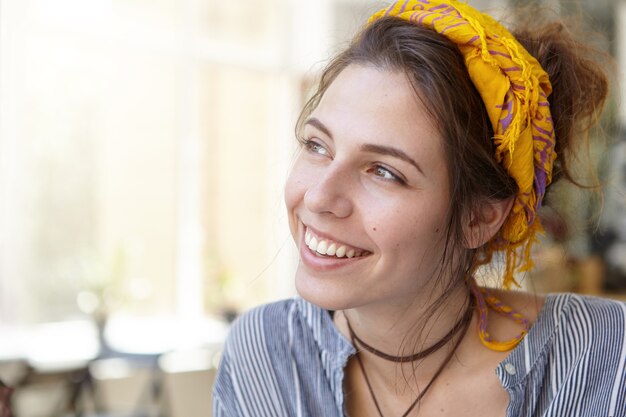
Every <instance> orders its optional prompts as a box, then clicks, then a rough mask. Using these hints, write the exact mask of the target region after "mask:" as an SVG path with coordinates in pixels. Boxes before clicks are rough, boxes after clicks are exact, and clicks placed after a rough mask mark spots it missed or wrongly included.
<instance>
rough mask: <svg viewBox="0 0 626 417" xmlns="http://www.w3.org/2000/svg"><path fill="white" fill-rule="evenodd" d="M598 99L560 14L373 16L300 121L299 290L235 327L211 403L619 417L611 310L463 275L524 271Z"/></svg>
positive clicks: (316, 412)
mask: <svg viewBox="0 0 626 417" xmlns="http://www.w3.org/2000/svg"><path fill="white" fill-rule="evenodd" d="M531 54H534V57H533V55H531ZM606 94H607V81H606V76H605V75H604V73H603V72H602V70H601V69H600V68H599V67H598V66H597V65H596V64H594V63H593V62H591V61H589V60H588V59H586V58H585V57H584V49H583V45H580V44H578V43H576V42H575V41H574V40H573V38H572V37H571V36H570V35H569V34H568V32H567V31H566V29H565V28H564V27H562V26H561V25H558V24H552V25H548V26H545V27H542V28H539V29H536V30H533V31H530V30H522V31H519V32H518V33H517V34H516V35H515V36H513V35H512V34H511V33H509V32H508V31H507V30H506V29H504V28H503V27H502V26H500V25H499V24H498V23H496V22H495V21H493V20H492V19H491V18H490V17H488V16H486V15H482V14H480V13H479V12H477V11H476V10H474V9H472V8H471V7H470V6H468V5H466V4H464V3H459V2H456V1H454V0H450V1H435V0H432V1H427V0H418V1H412V0H403V1H399V2H396V3H394V4H392V5H391V6H389V7H388V8H386V9H383V10H381V11H380V12H379V13H377V14H375V15H374V16H372V18H371V19H370V22H369V24H368V25H367V27H366V28H365V29H364V31H363V32H362V33H361V34H360V35H359V36H357V37H356V38H355V40H354V41H353V43H352V44H351V45H350V46H349V47H348V49H347V50H345V51H344V52H342V53H341V54H340V55H339V56H337V57H336V58H335V59H334V60H333V61H332V62H331V63H330V64H329V66H328V67H327V68H326V70H325V71H324V73H323V75H322V78H321V82H320V86H319V89H318V91H317V93H316V94H315V96H314V97H313V98H312V99H311V101H310V102H309V103H308V104H307V106H306V107H305V109H304V111H303V113H302V115H301V117H300V120H299V123H298V129H297V130H298V134H299V137H300V142H301V143H302V150H301V152H300V154H299V155H298V158H297V160H296V162H295V164H294V167H293V170H292V172H291V174H290V177H289V179H288V181H287V185H286V189H285V200H286V205H287V210H288V213H289V220H290V227H291V232H292V235H293V238H294V240H295V243H296V245H297V246H298V248H299V252H300V263H299V266H298V269H297V273H296V287H297V290H298V292H299V294H300V296H301V297H298V298H295V299H293V300H287V301H283V302H278V303H274V304H270V305H266V306H262V307H260V308H257V309H255V310H253V311H251V312H249V313H247V314H246V315H244V316H243V317H241V318H240V319H239V320H238V321H237V323H236V324H235V325H234V326H233V329H232V331H231V334H230V336H229V338H228V341H227V343H226V348H225V352H224V355H223V359H222V363H221V365H220V370H219V373H218V377H217V380H216V385H215V389H214V414H215V415H216V416H342V415H346V414H347V415H349V416H358V417H361V416H434V415H438V416H459V415H462V416H481V417H485V416H592V415H593V416H600V415H602V416H626V371H625V369H624V366H625V362H626V335H625V333H626V306H625V305H624V304H622V303H618V302H612V301H606V300H602V299H596V298H588V297H582V296H576V295H571V294H560V295H550V296H547V297H539V296H533V295H529V294H525V293H521V292H514V291H505V290H502V291H496V290H486V289H483V288H480V287H478V285H477V284H476V282H475V280H474V276H473V274H474V272H475V271H476V268H477V267H478V266H480V265H485V264H487V263H489V262H490V261H491V258H492V256H493V255H494V254H500V255H499V256H500V257H501V262H496V263H495V264H496V265H497V264H502V265H503V266H502V267H501V268H500V269H501V271H500V272H501V274H502V279H503V283H504V286H505V287H510V286H511V284H515V279H514V278H515V276H516V274H517V273H520V272H523V271H526V270H528V269H529V268H530V267H531V266H532V260H531V259H530V249H531V246H532V244H533V243H534V242H535V240H536V234H537V233H538V232H540V231H541V225H540V222H539V219H538V218H537V217H536V213H537V210H538V209H539V207H540V206H541V203H542V200H543V198H544V195H545V192H546V191H547V189H548V188H549V185H550V184H551V183H552V182H553V181H554V180H556V179H558V178H559V177H565V178H570V179H571V176H570V171H569V166H568V161H569V160H570V159H571V158H572V156H573V153H574V151H573V149H574V148H575V141H576V140H580V135H581V134H583V133H584V131H585V130H586V129H588V128H589V127H591V125H592V124H593V122H595V120H596V118H597V116H598V114H599V112H600V110H601V107H602V105H603V102H604V100H605V97H606ZM495 268H496V270H498V269H497V267H495ZM494 312H496V313H498V314H493V313H494Z"/></svg>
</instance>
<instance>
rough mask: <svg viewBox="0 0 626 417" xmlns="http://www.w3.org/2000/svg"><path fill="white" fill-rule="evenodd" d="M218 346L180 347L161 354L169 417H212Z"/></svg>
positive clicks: (166, 407)
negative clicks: (180, 349)
mask: <svg viewBox="0 0 626 417" xmlns="http://www.w3.org/2000/svg"><path fill="white" fill-rule="evenodd" d="M218 360H219V353H218V352H217V351H216V350H209V349H194V350H187V351H177V352H172V353H168V354H165V355H163V356H162V357H161V358H159V368H160V369H161V371H162V372H163V401H164V408H165V409H166V410H168V413H167V414H168V416H169V417H210V416H211V401H212V390H213V382H214V380H215V375H216V372H217V361H218Z"/></svg>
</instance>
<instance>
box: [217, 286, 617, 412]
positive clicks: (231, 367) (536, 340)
mask: <svg viewBox="0 0 626 417" xmlns="http://www.w3.org/2000/svg"><path fill="white" fill-rule="evenodd" d="M353 353H354V349H353V347H352V345H351V344H350V343H349V342H348V341H347V340H346V339H345V338H344V337H343V336H342V335H341V334H340V333H339V332H338V331H337V329H336V328H335V326H334V325H333V322H332V319H331V317H330V315H329V314H328V313H327V312H326V311H324V310H322V309H320V308H318V307H316V306H313V305H312V304H310V303H308V302H306V301H304V300H302V299H301V298H295V299H291V300H286V301H281V302H278V303H273V304H268V305H265V306H261V307H258V308H256V309H254V310H252V311H250V312H248V313H246V314H245V315H243V316H242V317H241V318H239V319H238V320H237V322H236V323H235V324H234V325H233V328H232V330H231V333H230V335H229V337H228V340H227V342H226V346H225V351H224V355H223V358H222V362H221V364H220V370H219V372H218V376H217V379H216V384H215V387H214V392H213V415H214V416H216V417H220V416H229V417H234V416H237V417H239V416H244V417H245V416H255V417H256V416H262V417H282V416H289V417H291V416H297V417H343V415H344V413H343V401H344V398H343V377H344V373H343V370H344V367H345V365H346V363H347V361H348V359H349V357H350V355H352V354H353ZM496 374H497V375H498V377H499V378H500V381H501V382H502V385H503V387H504V388H505V389H506V390H507V391H508V392H509V395H510V399H511V400H510V403H509V407H508V410H507V417H539V416H541V417H575V416H581V417H582V416H585V417H587V416H594V417H595V416H603V417H604V416H607V417H626V304H624V303H620V302H616V301H609V300H605V299H601V298H594V297H585V296H580V295H573V294H558V295H549V296H548V297H547V298H546V302H545V305H544V308H543V310H542V311H541V313H540V315H539V317H538V318H537V320H536V322H535V323H534V325H533V327H532V328H531V330H530V331H529V333H528V335H527V336H526V337H525V338H524V340H523V341H522V343H521V344H520V345H518V346H517V348H515V349H514V350H513V351H512V352H511V354H510V355H509V356H508V358H507V359H506V360H505V361H504V362H503V363H501V364H500V365H499V366H498V367H497V369H496Z"/></svg>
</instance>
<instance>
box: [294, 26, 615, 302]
mask: <svg viewBox="0 0 626 417" xmlns="http://www.w3.org/2000/svg"><path fill="white" fill-rule="evenodd" d="M515 36H516V37H517V38H518V40H519V41H520V43H522V45H523V46H524V47H526V48H527V50H528V51H529V52H530V53H531V54H532V55H533V56H535V58H537V60H538V61H539V62H540V63H541V65H542V66H543V68H544V69H545V70H546V72H548V75H549V76H550V80H551V83H552V86H553V92H552V94H551V96H550V98H549V99H550V109H551V112H552V117H553V119H554V124H555V132H556V140H557V145H556V151H557V154H558V159H557V161H556V162H555V172H554V177H555V178H554V179H555V180H556V179H558V178H559V177H561V176H563V177H565V178H567V179H569V180H571V181H574V178H573V175H572V174H571V172H570V167H569V162H568V161H569V160H570V159H571V158H572V154H573V149H574V148H575V146H573V144H574V142H575V141H576V140H578V138H579V137H580V136H581V134H583V133H585V132H586V131H587V130H589V129H590V128H591V127H592V126H593V125H594V124H595V123H596V121H597V119H598V115H599V113H600V111H601V109H602V107H603V104H604V101H605V98H606V96H607V91H608V81H607V77H606V75H605V73H604V71H603V70H602V68H600V66H599V65H598V64H596V63H595V62H593V61H591V60H589V59H586V58H585V53H586V52H589V51H590V50H591V48H590V47H589V46H586V45H583V44H581V43H580V42H578V41H577V40H576V39H575V38H574V36H572V34H571V33H570V32H568V31H567V30H566V29H565V27H564V25H563V24H560V23H550V24H547V25H545V26H543V27H540V28H532V29H529V28H523V29H520V30H518V31H517V32H516V33H515ZM349 65H368V66H374V67H377V68H381V69H387V70H393V71H401V72H403V73H404V74H406V75H407V77H408V79H409V80H410V82H411V84H412V85H413V87H414V90H415V92H416V95H417V97H418V99H419V100H421V102H422V103H423V104H424V107H425V108H426V109H427V111H428V112H429V114H430V116H431V118H432V120H433V122H434V123H435V124H436V126H437V127H438V128H439V130H440V132H441V136H442V138H443V148H444V153H445V157H446V163H447V169H448V172H449V177H450V190H451V195H450V206H449V209H448V227H447V230H446V235H445V239H446V250H445V251H444V253H443V255H442V259H441V269H440V274H439V278H442V277H443V276H444V274H443V272H444V267H446V266H447V267H448V268H449V272H450V274H448V275H449V276H450V277H451V278H452V279H450V280H441V279H439V285H440V288H441V289H442V290H443V295H442V296H441V297H440V298H439V300H437V302H435V303H434V304H433V306H432V309H433V310H432V311H433V312H434V311H435V310H436V309H437V308H439V307H440V306H441V305H442V304H443V303H444V302H445V299H446V298H447V294H450V293H451V292H452V291H453V290H454V289H455V288H457V286H458V285H462V283H463V282H465V277H466V276H467V274H468V272H470V271H472V270H473V269H474V267H475V265H476V264H477V260H478V259H479V257H480V255H481V250H480V248H479V249H477V250H469V249H467V248H466V246H467V245H466V239H465V236H464V233H463V221H464V219H467V218H468V216H469V217H474V218H475V216H477V215H479V210H477V208H478V207H479V206H480V205H481V203H484V201H485V200H486V199H496V200H504V199H507V198H510V197H512V196H514V195H515V193H516V192H517V185H516V183H515V181H514V180H513V179H512V178H511V177H510V176H509V175H508V174H507V172H506V171H505V170H504V168H503V167H502V166H500V165H499V164H498V163H497V162H496V161H495V158H494V157H493V155H494V149H493V142H492V139H491V138H492V136H493V129H492V127H491V124H490V122H489V119H488V116H487V112H486V110H485V106H484V104H483V102H482V99H481V97H480V95H479V93H478V92H477V91H476V88H475V87H474V85H473V84H472V82H471V80H470V77H469V75H468V72H467V69H466V67H465V63H464V59H463V56H462V55H461V53H460V51H459V50H458V48H457V46H456V45H455V44H454V43H452V42H451V41H449V40H448V39H447V38H445V37H444V36H442V35H440V34H438V33H436V32H435V31H433V30H430V29H426V28H423V27H420V26H417V25H414V24H412V23H409V22H407V21H404V20H401V19H398V18H394V17H386V18H381V19H378V20H376V21H374V22H373V23H372V24H371V25H369V26H367V27H366V28H365V29H364V30H363V31H362V32H361V33H359V34H358V35H357V36H356V37H355V38H354V39H353V41H352V43H351V44H350V45H349V46H348V47H347V48H346V49H345V50H344V51H343V52H341V53H340V54H339V55H337V56H336V57H335V58H334V59H333V60H332V61H331V62H330V63H329V64H328V66H327V67H326V68H325V70H324V71H323V72H322V75H321V78H320V82H319V85H318V88H317V91H316V92H315V93H314V95H313V96H312V97H311V99H310V100H309V101H308V102H307V103H306V105H305V106H304V109H303V111H302V113H301V114H300V117H299V119H298V123H297V125H296V133H297V134H299V133H300V132H301V131H302V126H303V124H304V122H305V121H306V119H307V117H308V116H309V115H310V114H311V112H312V111H313V110H314V109H315V107H316V106H317V105H318V103H319V101H320V99H321V98H322V96H323V95H324V93H325V91H326V90H327V88H328V87H329V85H330V84H331V83H332V82H333V81H334V80H335V78H336V77H337V75H338V74H339V73H340V72H341V71H342V70H343V69H344V68H346V67H347V66H349ZM583 136H584V135H583ZM452 254H454V256H456V255H458V256H460V258H461V259H460V260H461V261H460V262H456V263H455V262H452V259H451V258H452V256H451V255H452ZM455 265H456V266H455ZM455 269H456V270H455ZM444 281H446V282H444Z"/></svg>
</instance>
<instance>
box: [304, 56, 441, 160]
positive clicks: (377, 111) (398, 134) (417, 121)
mask: <svg viewBox="0 0 626 417" xmlns="http://www.w3.org/2000/svg"><path fill="white" fill-rule="evenodd" d="M312 116H314V117H316V118H318V119H320V120H321V121H322V123H324V124H325V125H326V126H327V127H328V128H329V130H330V131H331V133H332V134H333V136H334V137H335V136H337V137H342V138H347V139H351V140H359V141H363V142H368V143H375V144H383V145H390V146H396V147H399V148H401V149H403V150H404V151H405V152H408V153H411V154H412V155H413V156H419V157H420V158H429V157H431V158H433V157H437V158H439V159H442V158H443V153H442V146H441V143H442V141H441V137H440V133H439V132H438V129H437V128H436V126H435V124H434V122H433V121H432V120H431V118H430V116H429V114H428V112H427V110H426V108H425V107H424V104H423V102H422V100H420V99H419V98H418V96H417V93H416V91H415V89H414V87H413V85H412V84H411V83H410V82H409V80H408V78H407V76H406V75H405V74H404V73H403V72H401V71H394V70H388V69H380V68H376V67H373V66H362V65H349V66H348V67H346V68H345V69H344V70H343V71H342V72H341V73H339V75H338V76H337V78H336V79H335V80H334V81H333V82H332V83H331V85H330V86H329V87H328V89H327V90H326V92H325V93H324V96H323V97H322V99H321V100H320V103H319V105H318V106H317V108H316V109H315V110H314V111H313V114H312ZM439 162H441V161H439Z"/></svg>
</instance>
